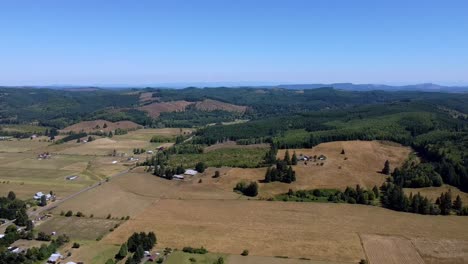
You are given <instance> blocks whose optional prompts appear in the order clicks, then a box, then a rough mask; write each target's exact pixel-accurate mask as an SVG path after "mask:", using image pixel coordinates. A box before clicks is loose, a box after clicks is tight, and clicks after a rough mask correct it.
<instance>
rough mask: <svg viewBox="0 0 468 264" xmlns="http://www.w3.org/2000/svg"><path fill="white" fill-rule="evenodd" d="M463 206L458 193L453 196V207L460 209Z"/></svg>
mask: <svg viewBox="0 0 468 264" xmlns="http://www.w3.org/2000/svg"><path fill="white" fill-rule="evenodd" d="M462 208H463V203H462V200H461V198H460V195H457V198H455V201H453V209H454V210H457V211H460V210H461V209H462Z"/></svg>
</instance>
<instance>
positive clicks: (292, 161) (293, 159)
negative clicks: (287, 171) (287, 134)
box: [291, 151, 297, 165]
mask: <svg viewBox="0 0 468 264" xmlns="http://www.w3.org/2000/svg"><path fill="white" fill-rule="evenodd" d="M291 164H292V165H297V156H296V151H294V152H293V155H292V158H291Z"/></svg>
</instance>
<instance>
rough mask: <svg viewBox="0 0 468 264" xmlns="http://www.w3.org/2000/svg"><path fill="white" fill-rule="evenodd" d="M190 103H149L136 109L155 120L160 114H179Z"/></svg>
mask: <svg viewBox="0 0 468 264" xmlns="http://www.w3.org/2000/svg"><path fill="white" fill-rule="evenodd" d="M191 104H192V103H191V102H187V101H171V102H162V103H151V104H148V105H145V106H141V107H139V108H138V109H139V110H142V111H146V112H147V113H148V115H149V116H151V117H153V118H156V117H158V116H159V115H160V114H161V113H165V112H180V111H185V108H186V107H187V106H189V105H191Z"/></svg>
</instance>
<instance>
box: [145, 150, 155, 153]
mask: <svg viewBox="0 0 468 264" xmlns="http://www.w3.org/2000/svg"><path fill="white" fill-rule="evenodd" d="M146 153H148V154H153V153H154V152H153V151H152V150H148V151H146Z"/></svg>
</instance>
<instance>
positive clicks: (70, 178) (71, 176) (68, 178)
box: [66, 175, 78, 181]
mask: <svg viewBox="0 0 468 264" xmlns="http://www.w3.org/2000/svg"><path fill="white" fill-rule="evenodd" d="M76 178H78V175H70V176H67V178H66V179H67V180H69V181H73V180H75V179H76Z"/></svg>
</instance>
